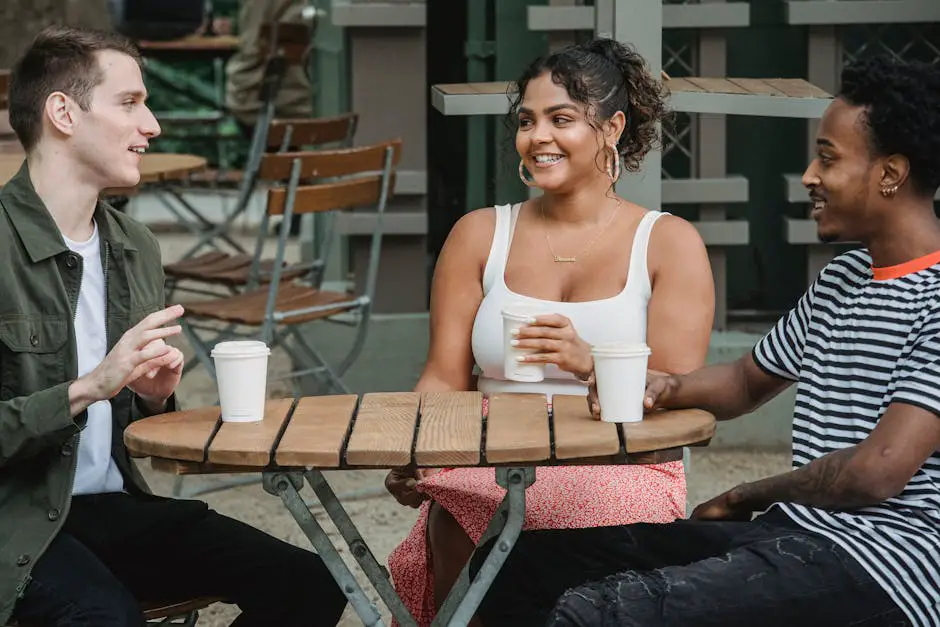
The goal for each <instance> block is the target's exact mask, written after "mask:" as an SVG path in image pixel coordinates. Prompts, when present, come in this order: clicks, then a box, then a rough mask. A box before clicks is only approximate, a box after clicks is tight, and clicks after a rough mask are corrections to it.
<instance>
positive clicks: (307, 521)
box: [262, 472, 385, 627]
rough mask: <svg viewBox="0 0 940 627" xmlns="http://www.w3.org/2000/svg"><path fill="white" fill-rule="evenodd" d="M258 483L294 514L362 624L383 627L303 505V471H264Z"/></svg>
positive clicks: (374, 609)
mask: <svg viewBox="0 0 940 627" xmlns="http://www.w3.org/2000/svg"><path fill="white" fill-rule="evenodd" d="M262 483H263V485H264V489H265V490H266V491H267V492H269V493H270V494H274V495H275V496H279V497H281V500H282V501H283V502H284V505H285V506H286V507H287V509H288V510H290V513H291V514H292V515H293V516H294V520H296V521H297V524H298V525H300V528H301V529H303V532H304V534H306V536H307V538H309V540H310V542H311V543H312V544H313V547H314V548H315V549H316V550H317V553H318V554H319V555H320V558H321V559H322V560H323V563H324V564H325V565H326V567H327V569H329V571H330V574H331V575H333V579H335V580H336V582H337V583H338V584H339V586H340V588H341V589H342V590H343V594H345V595H346V598H347V599H348V600H349V603H350V605H352V606H353V609H355V610H356V614H358V615H359V618H360V619H361V620H362V624H363V625H366V626H367V627H377V626H382V627H384V625H385V623H383V622H382V617H381V615H379V612H378V610H377V609H376V608H375V606H374V605H373V604H372V603H371V602H370V601H369V598H368V597H367V596H366V595H365V593H364V592H363V590H362V587H361V586H360V585H359V582H358V581H356V578H355V577H354V576H353V574H352V572H350V570H349V567H348V566H346V562H344V561H343V558H342V557H340V555H339V552H338V551H337V550H336V548H335V547H334V546H333V543H332V541H331V540H330V538H329V536H327V534H326V532H325V531H324V530H323V527H321V526H320V523H319V522H317V519H316V518H314V516H313V514H311V513H310V510H309V509H308V508H307V505H306V504H305V503H304V500H303V498H302V497H301V496H300V493H299V490H300V489H301V488H302V487H303V485H304V477H303V474H301V473H299V472H265V473H263V474H262Z"/></svg>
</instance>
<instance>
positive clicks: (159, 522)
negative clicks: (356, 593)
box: [13, 494, 346, 627]
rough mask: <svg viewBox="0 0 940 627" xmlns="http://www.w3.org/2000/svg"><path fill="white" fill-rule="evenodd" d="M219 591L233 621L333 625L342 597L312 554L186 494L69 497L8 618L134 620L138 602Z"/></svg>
mask: <svg viewBox="0 0 940 627" xmlns="http://www.w3.org/2000/svg"><path fill="white" fill-rule="evenodd" d="M202 596H218V597H224V598H225V599H226V600H228V601H230V602H231V603H234V604H236V605H238V607H239V608H240V609H241V614H240V615H239V617H238V618H237V619H236V620H235V621H234V622H233V623H232V624H233V625H237V626H238V627H256V626H257V627H261V626H266V627H269V626H273V625H277V626H278V627H293V626H297V627H299V626H301V625H303V626H304V627H311V626H327V625H336V623H337V622H339V619H340V616H341V615H342V613H343V610H344V608H345V606H346V598H345V597H344V596H343V593H342V591H341V590H340V589H339V587H338V586H337V585H336V583H335V582H334V580H333V578H332V576H331V575H330V573H329V571H327V569H326V567H325V566H324V565H323V562H322V560H321V559H320V557H319V556H318V555H316V554H315V553H313V552H311V551H308V550H305V549H301V548H299V547H295V546H293V545H291V544H288V543H286V542H282V541H281V540H278V539H276V538H274V537H272V536H269V535H267V534H265V533H263V532H261V531H260V530H258V529H255V528H254V527H251V526H249V525H246V524H244V523H241V522H238V521H236V520H233V519H231V518H227V517H225V516H222V515H221V514H218V513H217V512H215V511H213V510H210V509H209V508H208V506H206V504H205V503H202V502H200V501H194V500H176V499H165V498H162V497H155V496H153V497H151V496H129V495H127V494H104V495H94V496H77V497H75V498H74V499H73V501H72V508H71V512H70V513H69V516H68V519H67V520H66V523H65V526H64V528H63V530H62V532H61V533H59V535H57V536H56V537H55V539H54V540H53V541H52V544H51V545H50V546H49V548H48V550H47V551H46V552H45V553H44V554H43V555H42V557H41V558H40V559H39V561H38V562H37V563H36V566H35V568H34V569H33V572H32V581H31V582H30V583H29V585H28V586H27V588H26V591H25V595H24V597H23V598H22V599H21V600H20V601H19V602H18V603H17V605H16V608H15V609H14V614H13V616H14V618H15V619H17V620H18V621H19V622H20V623H22V624H27V625H30V626H35V627H46V626H49V627H52V626H55V627H65V626H69V627H79V626H88V627H118V626H120V627H129V626H131V625H133V626H134V627H139V626H140V625H143V624H144V621H143V617H142V615H141V610H140V607H139V602H140V601H153V602H156V601H159V602H167V601H183V600H186V599H191V598H194V597H202Z"/></svg>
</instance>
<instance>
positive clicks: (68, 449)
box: [61, 442, 72, 457]
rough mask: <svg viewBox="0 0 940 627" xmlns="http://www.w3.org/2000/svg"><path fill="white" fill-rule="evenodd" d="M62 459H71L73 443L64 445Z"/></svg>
mask: <svg viewBox="0 0 940 627" xmlns="http://www.w3.org/2000/svg"><path fill="white" fill-rule="evenodd" d="M61 451H62V457H69V456H71V455H72V443H71V442H66V443H65V444H63V445H62V449H61Z"/></svg>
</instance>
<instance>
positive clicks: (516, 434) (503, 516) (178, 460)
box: [124, 392, 715, 627]
mask: <svg viewBox="0 0 940 627" xmlns="http://www.w3.org/2000/svg"><path fill="white" fill-rule="evenodd" d="M488 400H489V404H488V411H487V412H486V414H484V412H483V395H482V394H480V393H479V392H438V393H425V394H416V393H412V392H401V393H381V394H380V393H376V394H365V395H363V396H362V397H361V398H360V397H359V396H358V395H355V394H348V395H336V396H312V397H304V398H299V399H289V398H288V399H280V400H270V401H268V403H267V406H266V408H265V413H264V418H263V420H261V421H259V422H253V423H230V422H222V420H221V417H220V410H219V408H218V407H204V408H199V409H192V410H187V411H178V412H173V413H168V414H163V415H158V416H153V417H150V418H144V419H142V420H138V421H137V422H134V423H133V424H131V425H130V426H129V427H128V428H127V429H126V430H125V431H124V443H125V444H126V445H127V448H128V450H129V451H130V452H131V454H132V455H134V456H137V457H147V456H149V457H151V463H152V465H153V466H154V468H156V469H159V470H164V471H169V472H175V473H179V474H193V473H214V472H226V473H247V472H259V471H260V472H261V473H262V483H263V485H264V489H265V490H266V491H267V492H269V493H271V494H273V495H276V496H278V497H280V498H281V500H282V502H283V503H284V505H285V506H286V507H287V509H288V510H289V511H290V512H291V514H292V515H293V517H294V520H295V521H296V522H297V524H298V525H299V526H300V528H301V529H302V530H303V531H304V533H305V534H306V536H307V538H308V539H309V540H310V542H311V543H312V544H313V546H314V548H316V550H317V553H318V554H319V555H320V557H321V558H322V559H323V562H324V564H325V565H326V567H327V568H328V569H329V570H330V573H331V574H332V575H333V577H334V579H336V581H337V583H338V584H339V586H340V588H341V589H342V590H343V591H344V593H345V594H346V597H347V599H348V600H349V602H350V604H351V605H352V606H353V608H354V609H355V611H356V613H357V614H358V615H359V618H360V619H361V620H362V622H363V624H365V625H382V624H383V623H382V620H381V617H380V615H379V613H378V610H377V609H376V608H375V606H374V605H373V603H372V601H371V599H370V598H369V596H368V595H367V594H366V593H365V592H364V591H363V589H362V587H361V586H360V585H359V583H358V582H357V581H356V578H355V577H354V576H353V575H352V572H351V571H350V570H349V567H348V566H347V565H346V563H345V562H344V561H343V558H342V556H341V555H340V552H339V549H338V547H337V545H335V544H334V542H337V543H338V539H334V538H333V537H332V536H331V535H330V534H329V533H327V532H326V531H325V530H324V529H323V527H322V526H321V525H320V523H319V522H318V521H317V519H316V517H314V516H313V514H311V512H310V508H309V506H308V505H307V503H306V502H305V501H304V499H303V498H302V497H301V496H300V493H299V491H300V490H301V488H303V485H304V481H305V480H306V481H307V483H308V484H309V485H310V487H311V488H312V489H313V491H314V493H315V494H316V497H317V499H318V500H319V502H320V504H321V505H322V506H323V509H324V510H325V512H326V514H327V515H328V516H329V517H330V519H331V520H332V522H333V523H334V524H335V525H336V528H337V530H338V531H339V533H340V535H341V536H342V538H343V540H344V541H345V543H346V544H347V545H348V547H349V553H350V554H351V555H352V556H353V557H354V558H355V559H356V561H357V562H358V563H359V565H360V567H361V568H362V570H363V572H364V573H365V574H366V576H367V577H368V578H369V581H370V582H371V584H372V585H373V586H374V588H375V590H376V591H377V592H378V594H379V596H380V597H381V598H382V600H383V601H384V602H385V604H386V605H387V606H388V608H389V610H390V611H391V613H392V615H393V616H394V617H395V619H396V621H397V622H398V623H399V624H400V625H402V626H403V627H407V626H411V625H415V622H414V619H413V617H412V616H411V615H410V614H409V612H408V610H407V608H406V607H405V605H404V603H402V601H401V599H400V597H399V596H398V594H397V593H396V592H395V589H394V586H393V585H392V583H391V581H390V579H389V575H388V571H387V570H386V569H385V568H384V567H382V566H381V565H380V564H379V563H378V561H377V560H376V559H375V556H374V555H373V553H372V551H371V550H370V549H369V546H368V544H367V543H366V541H365V540H364V539H363V538H362V535H361V534H360V533H359V531H358V530H357V529H356V526H355V524H354V523H353V521H352V520H351V519H350V517H349V515H348V514H347V513H346V511H345V509H344V508H343V506H342V503H340V502H339V500H338V499H337V498H336V495H335V494H334V493H333V490H332V489H331V488H330V486H329V484H328V483H327V481H326V479H325V478H324V476H323V474H322V472H321V470H325V469H343V468H385V469H388V468H393V467H400V466H408V465H413V466H417V467H457V466H470V467H473V466H475V467H485V466H489V467H496V482H497V483H498V484H499V485H500V487H502V488H504V489H505V491H506V494H505V497H504V498H503V501H502V503H501V504H500V505H499V507H498V508H497V510H496V512H495V513H494V515H493V518H492V519H491V521H490V523H489V526H488V527H487V529H486V533H484V535H483V538H482V539H481V540H480V543H479V544H478V546H482V545H484V544H485V543H486V542H487V541H488V540H489V539H491V538H494V537H495V538H497V541H496V542H495V543H494V544H493V547H494V548H493V549H492V550H491V551H490V552H489V553H488V554H487V556H486V558H485V559H484V561H483V565H482V566H481V568H480V570H479V572H478V573H477V574H476V576H475V577H474V578H473V580H472V581H471V578H470V577H469V574H468V571H467V569H468V568H469V565H468V566H467V567H465V572H464V574H463V575H462V576H461V577H460V578H459V580H458V582H457V584H455V585H454V587H453V588H452V589H451V591H450V593H449V594H448V596H447V598H446V599H445V600H444V603H443V605H442V606H441V609H440V612H439V613H438V616H437V618H436V620H435V625H449V624H451V623H452V622H453V623H455V624H458V625H466V624H467V622H468V621H469V620H470V618H471V617H472V616H473V615H474V613H475V612H476V610H477V608H478V607H479V604H480V602H481V601H482V599H483V596H484V595H485V594H486V591H487V590H488V589H489V587H490V585H491V584H492V583H493V581H494V579H495V578H496V575H497V574H498V572H499V569H500V568H501V567H502V565H503V563H504V562H505V560H506V558H507V557H508V555H509V552H510V551H511V550H512V547H513V546H514V545H515V542H516V539H517V538H518V537H519V534H520V533H521V532H522V527H523V523H524V521H525V500H526V499H525V491H526V488H528V486H530V485H532V483H533V482H534V481H535V479H536V473H537V472H538V468H539V467H544V466H559V465H570V464H582V465H584V464H631V463H633V464H643V463H645V464H650V463H659V462H664V461H673V460H679V459H681V458H682V447H683V446H689V445H702V444H706V443H707V442H708V441H709V440H710V439H711V437H712V435H713V434H714V433H715V418H714V416H712V415H711V414H709V413H707V412H704V411H699V410H682V411H670V412H658V413H656V414H650V415H647V417H646V418H645V419H644V420H643V421H642V422H639V423H631V424H622V425H618V424H611V423H606V422H601V421H599V420H595V419H594V418H593V417H592V416H591V415H590V413H589V412H588V410H587V403H586V402H585V399H584V397H583V396H555V397H554V398H553V410H552V411H551V412H549V411H548V410H547V406H546V403H545V396H544V395H541V394H495V395H493V396H490V397H489V399H488Z"/></svg>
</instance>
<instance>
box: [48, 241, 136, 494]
mask: <svg viewBox="0 0 940 627" xmlns="http://www.w3.org/2000/svg"><path fill="white" fill-rule="evenodd" d="M63 239H64V240H65V244H66V246H68V247H69V249H71V250H72V252H74V253H76V254H78V255H81V257H82V285H81V290H80V292H79V295H78V310H77V311H76V313H75V339H76V345H77V350H78V376H80V377H82V376H84V375H86V374H88V373H89V372H91V371H92V370H94V369H95V368H97V367H98V364H100V363H101V361H102V360H103V359H104V358H105V355H107V353H108V336H107V330H106V329H107V327H106V325H105V301H106V298H107V297H106V294H105V281H104V270H103V268H102V266H101V244H100V239H99V237H98V225H97V224H95V231H94V233H92V236H91V238H90V239H89V240H88V241H86V242H73V241H72V240H70V239H69V238H67V237H65V236H64V235H63ZM111 429H112V427H111V402H110V401H98V402H97V403H92V404H91V405H89V407H88V422H87V424H86V426H85V428H84V429H83V430H82V433H81V437H80V439H79V444H78V467H77V468H76V471H75V483H74V485H73V486H72V494H101V493H105V492H121V491H122V490H123V489H124V478H123V477H122V476H121V471H120V470H118V467H117V465H116V464H115V463H114V460H113V459H112V458H111Z"/></svg>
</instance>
